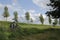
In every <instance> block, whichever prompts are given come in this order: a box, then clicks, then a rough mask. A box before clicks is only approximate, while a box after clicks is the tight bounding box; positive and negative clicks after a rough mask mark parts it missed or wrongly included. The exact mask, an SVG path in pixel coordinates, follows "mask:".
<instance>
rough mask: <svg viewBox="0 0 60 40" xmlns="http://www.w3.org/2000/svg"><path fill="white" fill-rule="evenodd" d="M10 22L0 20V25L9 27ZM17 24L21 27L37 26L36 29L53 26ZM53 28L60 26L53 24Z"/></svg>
mask: <svg viewBox="0 0 60 40" xmlns="http://www.w3.org/2000/svg"><path fill="white" fill-rule="evenodd" d="M10 23H11V22H5V21H0V26H4V27H9V25H10ZM19 26H21V27H22V28H38V29H48V28H53V26H50V25H41V24H40V25H39V24H26V23H19ZM54 28H60V27H59V26H55V27H54Z"/></svg>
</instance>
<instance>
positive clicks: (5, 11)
mask: <svg viewBox="0 0 60 40" xmlns="http://www.w3.org/2000/svg"><path fill="white" fill-rule="evenodd" d="M9 16H10V14H9V11H8V7H7V6H5V8H4V13H3V17H4V18H5V19H6V21H7V18H8V17H9ZM25 18H26V20H27V22H28V23H29V20H31V22H33V19H32V18H30V14H29V12H26V13H25ZM13 20H15V21H16V22H18V13H17V11H15V12H14V18H13ZM39 21H40V22H41V24H44V18H43V15H42V14H41V15H40V16H39ZM48 21H49V24H51V23H52V20H51V17H50V16H48ZM55 23H56V24H57V19H55Z"/></svg>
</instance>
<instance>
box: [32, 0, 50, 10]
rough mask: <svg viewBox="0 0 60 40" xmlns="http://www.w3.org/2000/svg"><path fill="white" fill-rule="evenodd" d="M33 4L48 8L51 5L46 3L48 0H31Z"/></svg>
mask: <svg viewBox="0 0 60 40" xmlns="http://www.w3.org/2000/svg"><path fill="white" fill-rule="evenodd" d="M32 1H33V3H34V4H36V5H37V6H39V7H41V8H43V9H47V10H48V9H49V8H51V7H48V6H47V4H48V3H50V1H49V0H32Z"/></svg>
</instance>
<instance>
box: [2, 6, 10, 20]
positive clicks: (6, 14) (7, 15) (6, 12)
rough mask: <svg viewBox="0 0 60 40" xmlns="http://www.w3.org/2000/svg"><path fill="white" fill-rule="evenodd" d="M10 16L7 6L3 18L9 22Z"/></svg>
mask: <svg viewBox="0 0 60 40" xmlns="http://www.w3.org/2000/svg"><path fill="white" fill-rule="evenodd" d="M9 16H10V15H9V12H8V7H7V6H5V8H4V14H3V17H5V18H6V20H7V17H9Z"/></svg>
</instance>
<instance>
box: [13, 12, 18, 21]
mask: <svg viewBox="0 0 60 40" xmlns="http://www.w3.org/2000/svg"><path fill="white" fill-rule="evenodd" d="M14 20H15V21H18V13H17V11H15V12H14Z"/></svg>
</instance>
